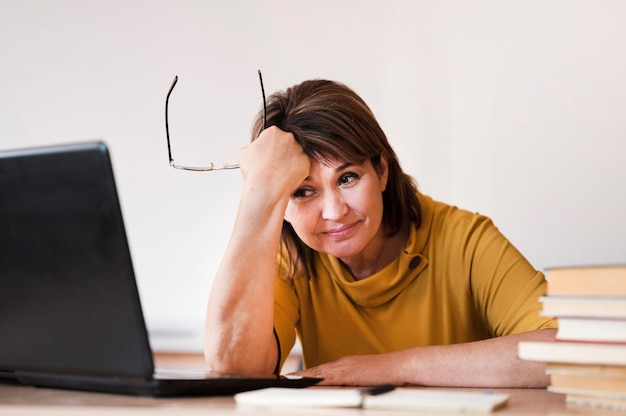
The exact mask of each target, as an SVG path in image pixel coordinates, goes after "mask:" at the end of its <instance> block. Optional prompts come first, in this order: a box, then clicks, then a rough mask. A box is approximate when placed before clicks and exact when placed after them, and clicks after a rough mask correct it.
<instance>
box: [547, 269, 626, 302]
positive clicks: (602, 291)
mask: <svg viewBox="0 0 626 416" xmlns="http://www.w3.org/2000/svg"><path fill="white" fill-rule="evenodd" d="M545 276H546V280H547V281H548V288H547V295H548V296H553V295H568V296H576V295H585V296H607V295H610V296H616V295H620V296H624V295H626V265H602V266H580V267H553V268H548V269H546V270H545Z"/></svg>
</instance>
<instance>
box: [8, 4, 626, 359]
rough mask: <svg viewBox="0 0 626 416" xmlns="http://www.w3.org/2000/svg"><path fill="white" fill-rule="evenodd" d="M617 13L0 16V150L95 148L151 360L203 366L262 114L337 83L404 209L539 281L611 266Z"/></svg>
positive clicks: (383, 10)
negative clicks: (440, 217) (372, 127)
mask: <svg viewBox="0 0 626 416" xmlns="http://www.w3.org/2000/svg"><path fill="white" fill-rule="evenodd" d="M625 21H626V2H623V1H620V0H615V1H603V0H600V1H582V0H558V1H552V0H541V1H506V0H504V1H502V0H493V1H462V0H459V1H453V0H444V1H435V0H433V1H424V0H396V1H384V2H383V1H373V0H363V1H357V0H354V1H349V0H343V1H342V0H316V1H286V0H285V1H281V0H263V1H254V0H232V1H225V0H224V1H219V2H218V1H192V0H182V1H158V0H141V1H137V0H135V1H133V0H130V1H121V0H54V1H53V0H15V1H8V0H0V60H1V64H0V117H1V123H0V147H1V148H3V149H9V148H18V147H25V146H34V145H43V144H53V143H68V142H77V141H84V140H90V139H102V140H105V141H106V142H107V143H108V145H109V147H110V150H111V154H112V158H113V164H114V168H115V172H116V177H117V182H118V187H119V192H120V198H121V203H122V209H123V212H124V216H125V222H126V226H127V231H128V236H129V240H130V244H131V250H132V255H133V260H134V264H135V268H136V273H137V280H138V284H139V288H140V293H141V297H142V302H143V306H144V312H145V315H146V319H147V323H148V326H149V329H150V331H151V334H152V335H153V341H154V344H155V345H154V346H155V348H157V349H191V350H199V349H200V348H201V342H202V341H201V338H202V335H201V334H202V326H203V319H204V312H205V306H206V299H207V296H208V292H209V290H210V286H211V282H212V276H213V274H214V273H215V270H216V268H217V266H218V263H219V261H220V258H221V255H222V253H223V250H224V247H225V245H226V242H227V239H228V236H229V233H230V229H231V226H232V222H233V219H234V215H235V211H236V207H237V202H238V197H239V193H240V190H241V185H242V180H241V175H240V172H239V171H229V172H214V173H190V172H180V171H175V170H173V169H171V168H170V167H169V166H168V163H167V152H166V142H165V129H164V127H165V125H164V103H165V95H166V93H167V90H168V88H169V86H170V85H171V82H172V79H173V77H174V75H178V76H179V84H178V86H177V87H176V90H175V91H174V93H173V95H172V99H171V103H170V104H171V107H170V110H171V111H170V127H171V136H172V142H173V143H172V145H173V152H174V157H175V159H176V160H177V161H178V162H179V163H181V164H192V165H193V164H197V165H202V164H206V163H208V162H214V163H223V162H224V161H229V162H231V163H232V162H235V161H236V154H237V149H239V148H240V147H242V146H245V145H246V143H247V142H248V141H249V139H250V137H249V133H250V126H251V120H252V118H253V116H254V115H255V113H256V112H257V111H258V110H259V109H260V108H261V93H260V88H259V83H258V77H257V69H261V70H262V71H263V76H264V81H265V89H266V92H267V93H268V94H270V93H272V92H275V91H276V90H279V89H284V88H286V87H289V86H291V85H293V84H295V83H298V82H300V81H303V80H305V79H310V78H328V79H333V80H337V81H341V82H343V83H345V84H347V85H348V86H350V87H351V88H353V89H354V90H355V91H356V92H357V93H358V94H360V95H361V96H362V97H363V98H364V99H365V100H366V102H367V103H368V104H369V105H370V107H371V108H372V109H373V111H374V113H375V114H376V116H377V118H378V120H379V122H380V124H381V125H382V127H383V129H384V130H385V132H386V133H387V135H388V138H389V140H390V142H391V143H392V145H393V146H394V148H395V149H396V151H397V153H398V154H399V156H400V159H401V162H402V164H403V167H404V168H405V170H406V171H407V172H409V173H410V174H412V175H414V176H415V177H416V179H417V181H418V183H419V187H420V189H421V190H422V191H423V192H424V193H426V194H429V195H431V196H433V197H434V198H436V199H439V200H442V201H445V202H448V203H451V204H455V205H459V206H461V207H463V208H466V209H468V210H471V211H477V212H480V213H483V214H486V215H488V216H490V217H491V218H492V219H493V220H494V222H495V223H496V225H497V226H498V227H499V228H500V229H501V230H502V231H503V232H504V234H505V235H506V236H507V237H508V238H509V239H510V240H511V241H512V242H513V244H515V245H516V246H517V247H518V248H519V249H520V250H521V251H522V252H523V253H524V254H525V255H526V256H527V257H528V259H529V260H530V261H531V262H532V263H533V264H534V266H535V267H536V268H538V269H540V270H543V269H545V268H546V267H550V266H561V265H583V264H598V263H620V262H625V261H626V253H625V251H626V220H625V219H624V213H625V212H626V198H624V190H625V189H626V169H625V168H624V160H625V156H624V155H625V153H626V104H625V102H626V82H625V78H626V77H625V74H626V46H625V43H624V40H625V39H626V25H625V24H624V22H625Z"/></svg>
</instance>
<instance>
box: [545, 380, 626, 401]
mask: <svg viewBox="0 0 626 416" xmlns="http://www.w3.org/2000/svg"><path fill="white" fill-rule="evenodd" d="M550 390H551V391H554V392H557V393H565V394H578V395H587V396H603V397H612V398H614V399H622V400H623V399H626V378H620V377H602V376H597V377H590V376H578V375H566V374H552V375H550Z"/></svg>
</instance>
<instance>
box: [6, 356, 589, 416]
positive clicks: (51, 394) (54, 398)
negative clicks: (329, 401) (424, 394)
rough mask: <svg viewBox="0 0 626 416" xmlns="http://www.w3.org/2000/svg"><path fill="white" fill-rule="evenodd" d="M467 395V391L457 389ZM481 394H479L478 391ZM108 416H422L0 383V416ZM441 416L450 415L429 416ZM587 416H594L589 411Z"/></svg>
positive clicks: (511, 406)
mask: <svg viewBox="0 0 626 416" xmlns="http://www.w3.org/2000/svg"><path fill="white" fill-rule="evenodd" d="M156 358H157V359H156V362H157V364H163V365H170V366H171V365H174V364H179V365H180V366H182V365H188V364H192V365H194V366H202V365H203V362H202V361H201V359H200V361H198V360H199V358H198V357H197V356H196V357H194V356H190V355H181V356H177V355H161V356H159V357H156ZM459 390H465V391H467V390H470V391H471V390H472V389H459ZM478 390H480V391H484V389H478ZM497 391H498V392H503V393H508V394H510V395H511V398H510V399H509V403H508V404H507V406H505V407H503V408H501V409H498V410H497V411H496V412H494V413H493V414H494V415H498V414H506V415H566V414H579V415H580V414H581V411H580V409H568V408H566V406H565V399H564V396H563V395H560V394H555V393H550V392H548V391H546V390H543V389H499V390H497ZM85 414H88V415H93V416H114V415H135V416H141V415H150V416H158V415H169V414H176V415H205V416H206V415H208V414H210V415H212V416H222V415H252V414H254V415H255V416H258V415H266V414H268V415H269V414H271V415H293V414H296V415H302V416H307V415H320V414H324V415H325V416H334V415H337V416H341V415H357V414H358V415H376V416H383V415H387V414H391V415H397V416H404V415H409V414H410V415H425V414H430V413H419V412H401V411H393V412H384V411H380V410H361V409H323V410H320V409H304V408H300V409H293V408H289V409H287V408H285V409H280V408H276V409H253V408H245V407H238V406H237V405H236V404H235V401H234V400H233V398H232V397H230V396H227V397H187V398H185V397H182V398H160V399H157V398H150V397H133V396H124V395H112V394H103V393H89V392H79V391H69V390H56V389H47V388H35V387H28V386H19V385H14V384H6V383H5V384H2V383H0V415H15V416H21V415H43V416H61V415H63V416H74V415H85ZM435 414H438V415H440V416H441V415H445V414H450V413H441V412H438V413H435ZM589 414H597V412H592V411H589Z"/></svg>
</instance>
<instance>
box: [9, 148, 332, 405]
mask: <svg viewBox="0 0 626 416" xmlns="http://www.w3.org/2000/svg"><path fill="white" fill-rule="evenodd" d="M0 337H1V341H0V378H5V379H11V380H14V381H13V382H16V381H17V382H19V383H23V384H28V385H34V386H45V387H57V388H65V389H78V390H89V391H101V392H110V393H126V394H134V395H144V396H183V395H232V394H235V393H238V392H242V391H248V390H255V389H260V388H265V387H306V386H310V385H313V384H315V383H317V382H319V381H320V379H316V378H290V377H284V376H254V375H244V374H224V373H214V372H206V371H200V370H189V371H182V372H177V371H173V370H170V371H164V372H159V371H155V368H154V363H153V358H152V351H151V349H150V344H149V339H148V333H147V330H146V326H145V322H144V317H143V313H142V309H141V303H140V298H139V293H138V290H137V284H136V281H135V275H134V272H133V266H132V262H131V256H130V251H129V247H128V242H127V239H126V232H125V229H124V223H123V219H122V213H121V210H120V205H119V200H118V196H117V190H116V185H115V180H114V175H113V169H112V166H111V161H110V156H109V151H108V149H107V146H106V144H105V143H103V142H88V143H78V144H69V145H58V146H48V147H38V148H30V149H22V150H11V151H0Z"/></svg>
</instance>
